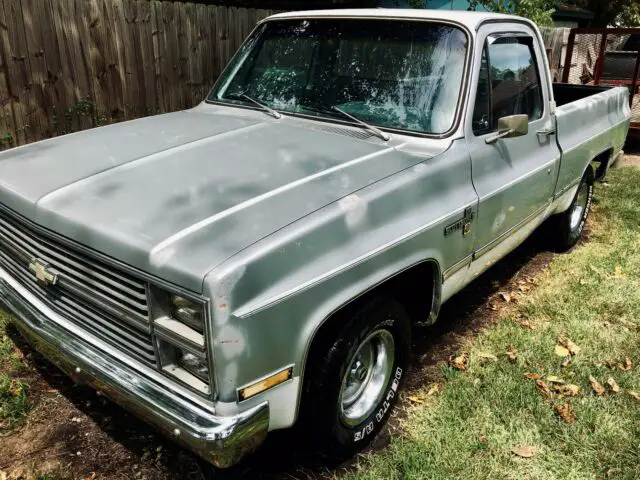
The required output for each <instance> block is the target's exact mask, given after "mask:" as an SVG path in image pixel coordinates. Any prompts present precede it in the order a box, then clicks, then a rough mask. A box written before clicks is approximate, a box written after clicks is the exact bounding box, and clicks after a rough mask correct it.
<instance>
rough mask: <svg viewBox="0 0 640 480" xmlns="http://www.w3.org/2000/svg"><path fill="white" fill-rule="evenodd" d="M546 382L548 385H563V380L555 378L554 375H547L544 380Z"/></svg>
mask: <svg viewBox="0 0 640 480" xmlns="http://www.w3.org/2000/svg"><path fill="white" fill-rule="evenodd" d="M546 380H547V382H549V383H564V380H563V379H561V378H560V377H556V376H555V375H549V376H548V377H547V378H546Z"/></svg>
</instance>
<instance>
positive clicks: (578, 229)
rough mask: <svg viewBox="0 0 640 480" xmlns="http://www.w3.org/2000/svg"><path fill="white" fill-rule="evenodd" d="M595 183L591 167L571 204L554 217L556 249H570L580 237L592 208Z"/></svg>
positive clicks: (552, 223) (552, 224)
mask: <svg viewBox="0 0 640 480" xmlns="http://www.w3.org/2000/svg"><path fill="white" fill-rule="evenodd" d="M593 183H594V173H593V169H592V168H591V167H589V168H587V171H586V172H585V174H584V176H583V177H582V180H581V181H580V185H578V191H577V192H576V194H575V196H574V197H573V201H572V202H571V206H570V207H569V208H568V209H567V210H566V211H564V212H562V213H559V214H557V215H555V216H554V217H553V218H552V222H551V226H552V227H553V230H554V236H553V239H554V243H555V248H556V250H558V251H566V250H569V249H570V248H571V247H573V246H574V245H575V244H576V243H577V242H578V240H579V239H580V236H581V235H582V231H583V230H584V224H585V222H586V221H587V216H588V215H589V211H590V210H591V202H592V199H593Z"/></svg>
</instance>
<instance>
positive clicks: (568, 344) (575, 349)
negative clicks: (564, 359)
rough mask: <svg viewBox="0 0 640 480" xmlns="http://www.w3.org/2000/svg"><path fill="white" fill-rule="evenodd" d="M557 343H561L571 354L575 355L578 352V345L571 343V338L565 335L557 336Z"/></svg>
mask: <svg viewBox="0 0 640 480" xmlns="http://www.w3.org/2000/svg"><path fill="white" fill-rule="evenodd" d="M558 344H559V345H562V346H563V347H564V348H566V349H567V350H569V353H570V354H571V355H576V354H578V352H580V347H579V346H577V345H576V344H575V343H573V342H572V341H571V340H569V339H568V338H567V337H564V336H560V337H558Z"/></svg>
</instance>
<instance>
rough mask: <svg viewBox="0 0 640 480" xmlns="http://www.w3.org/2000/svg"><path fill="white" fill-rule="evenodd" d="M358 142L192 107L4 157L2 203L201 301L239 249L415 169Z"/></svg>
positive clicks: (366, 141) (330, 129) (311, 125)
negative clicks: (214, 273)
mask: <svg viewBox="0 0 640 480" xmlns="http://www.w3.org/2000/svg"><path fill="white" fill-rule="evenodd" d="M234 112H238V113H234ZM362 133H363V131H361V130H357V129H349V128H339V127H336V126H335V125H333V126H329V124H327V125H326V126H324V125H322V124H320V123H319V122H305V121H301V120H297V119H292V118H284V119H283V120H281V121H273V120H271V119H270V118H268V117H267V116H264V119H262V117H261V116H260V115H256V112H251V114H247V113H246V112H244V111H241V110H238V109H229V108H222V107H211V106H206V107H198V108H197V109H194V110H190V111H185V112H178V113H172V114H167V115H160V116H155V117H148V118H145V119H140V120H135V121H131V122H124V123H120V124H115V125H110V126H108V127H103V128H98V129H94V130H88V131H84V132H80V133H76V134H73V135H68V136H65V137H58V138H55V139H51V140H47V141H43V142H39V143H35V144H32V145H28V146H25V147H20V148H17V149H14V150H9V151H7V152H3V153H2V154H0V202H1V203H3V204H4V205H6V206H8V207H9V208H10V209H12V210H14V211H15V212H17V213H19V214H21V215H23V216H25V217H27V218H28V219H30V220H32V221H33V222H35V223H36V224H38V225H40V226H42V227H45V228H47V229H50V230H52V231H54V232H56V233H58V234H61V235H63V236H65V237H68V238H70V239H72V240H73V241H75V242H77V243H80V244H82V245H84V246H86V247H89V248H91V249H94V250H97V251H99V252H101V253H103V254H106V255H108V256H111V257H113V258H115V259H117V260H120V261H122V262H125V263H127V264H129V265H131V266H133V267H135V268H138V269H141V270H143V271H145V272H147V273H149V274H151V275H155V276H158V277H160V278H163V279H164V280H167V281H169V282H173V283H177V284H179V285H181V286H183V287H184V288H188V289H191V290H193V291H197V292H200V291H201V289H202V281H203V278H204V277H205V275H206V274H207V273H208V272H209V271H210V270H211V269H213V268H214V267H215V266H216V265H218V264H220V263H221V262H223V261H224V260H226V259H228V258H229V257H230V256H232V255H234V254H236V253H237V252H239V251H240V250H242V249H243V248H245V247H247V246H249V245H250V244H252V243H254V242H256V241H258V240H260V239H262V238H264V237H265V236H267V235H269V234H271V233H273V232H275V231H277V230H279V229H281V228H283V227H284V226H286V225H288V224H290V223H292V222H294V221H296V220H298V219H300V218H302V217H304V216H305V215H308V214H310V213H311V212H313V211H315V210H318V209H320V208H322V207H323V206H326V205H328V204H330V203H332V202H335V201H336V200H338V199H340V198H342V197H344V196H346V195H348V194H350V193H352V192H354V191H356V190H359V189H361V188H363V187H365V186H367V185H369V184H371V183H372V182H375V181H377V180H379V179H381V178H384V177H386V176H388V175H391V174H393V173H395V172H397V171H400V170H402V169H404V168H407V167H410V166H411V165H414V164H416V163H418V162H420V161H424V160H425V156H424V155H423V156H421V157H418V156H416V155H412V154H409V153H401V152H399V151H398V149H397V148H396V147H397V146H398V145H395V146H389V145H387V144H384V143H383V142H381V141H379V140H378V139H377V138H376V137H367V136H366V135H362ZM435 153H437V152H434V154H435Z"/></svg>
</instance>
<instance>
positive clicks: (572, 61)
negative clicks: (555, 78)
mask: <svg viewBox="0 0 640 480" xmlns="http://www.w3.org/2000/svg"><path fill="white" fill-rule="evenodd" d="M639 73H640V28H573V29H571V31H570V32H569V38H568V43H567V50H566V55H565V59H564V65H563V67H562V82H563V83H578V84H587V85H617V86H619V85H624V86H627V87H628V88H629V93H630V94H629V106H630V107H631V111H632V118H631V128H633V129H634V130H636V133H637V131H638V130H640V91H639V88H638V87H639V85H638V80H639V79H638V75H639Z"/></svg>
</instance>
